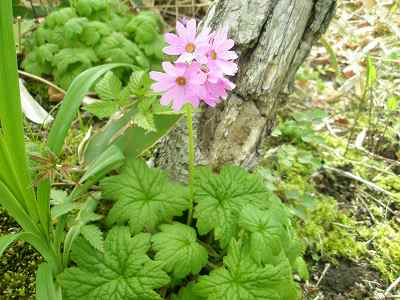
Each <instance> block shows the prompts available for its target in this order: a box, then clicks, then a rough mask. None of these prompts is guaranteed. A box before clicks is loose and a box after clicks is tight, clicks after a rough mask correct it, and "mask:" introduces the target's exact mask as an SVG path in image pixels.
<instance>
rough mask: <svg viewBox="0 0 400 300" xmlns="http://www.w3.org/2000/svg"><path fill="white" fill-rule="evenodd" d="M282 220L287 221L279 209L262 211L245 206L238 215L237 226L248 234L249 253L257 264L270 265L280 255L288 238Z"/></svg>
mask: <svg viewBox="0 0 400 300" xmlns="http://www.w3.org/2000/svg"><path fill="white" fill-rule="evenodd" d="M282 220H288V218H287V216H285V215H284V214H283V213H282V212H281V211H279V209H270V210H265V211H262V210H260V209H258V208H257V207H254V206H251V205H247V206H246V207H245V208H244V209H243V210H242V211H241V213H240V219H239V226H240V227H241V228H243V229H245V230H246V231H248V232H249V235H250V239H249V242H250V245H249V248H250V253H251V256H252V258H253V259H254V260H255V261H256V262H257V263H269V264H271V258H272V257H274V256H277V255H279V254H280V252H281V251H282V249H283V248H284V246H285V245H287V244H288V243H289V237H288V233H287V230H286V226H285V224H284V223H283V222H282Z"/></svg>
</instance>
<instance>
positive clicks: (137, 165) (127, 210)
mask: <svg viewBox="0 0 400 300" xmlns="http://www.w3.org/2000/svg"><path fill="white" fill-rule="evenodd" d="M101 187H102V189H103V191H104V194H103V195H104V197H106V198H109V199H114V200H117V202H116V203H115V204H114V206H113V207H112V209H111V211H110V213H109V215H108V217H107V223H108V224H109V225H112V224H115V223H124V222H127V221H128V222H129V225H130V227H131V230H132V232H135V233H137V232H140V231H142V230H143V229H145V228H146V229H149V230H154V229H155V228H156V227H157V225H158V224H160V223H161V222H167V221H170V220H171V219H172V218H173V217H174V216H180V215H182V212H183V211H184V210H185V209H187V208H188V206H189V202H188V200H187V199H186V189H185V188H184V187H182V186H180V185H178V184H174V183H172V182H171V181H170V180H169V179H168V177H167V176H166V175H165V174H164V173H163V172H162V171H161V170H158V169H150V168H149V167H148V166H147V165H146V163H145V162H143V161H141V160H130V161H128V162H127V164H126V165H125V167H124V168H123V170H122V172H121V174H120V175H117V176H112V177H109V178H106V179H104V180H102V182H101Z"/></svg>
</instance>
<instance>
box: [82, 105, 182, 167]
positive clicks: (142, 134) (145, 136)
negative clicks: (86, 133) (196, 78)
mask: <svg viewBox="0 0 400 300" xmlns="http://www.w3.org/2000/svg"><path fill="white" fill-rule="evenodd" d="M136 113H137V109H131V110H130V111H128V112H127V113H126V114H125V115H124V116H122V117H121V118H120V119H117V120H113V121H111V122H110V123H109V124H107V125H106V126H105V127H104V128H103V129H102V130H101V131H99V132H98V133H96V134H95V135H94V136H93V137H92V138H91V139H90V141H89V143H88V145H87V147H86V150H85V160H86V161H88V162H90V161H92V160H94V159H96V158H97V157H98V156H99V155H100V154H101V153H102V152H103V151H104V150H105V149H107V148H108V147H109V146H110V145H112V144H114V145H117V146H118V147H119V148H120V149H121V150H122V151H123V152H124V154H125V156H126V157H138V156H140V155H141V154H143V153H144V152H145V151H146V150H147V149H149V148H151V147H152V146H153V145H154V144H156V143H157V142H158V141H159V140H160V139H161V138H162V137H163V136H165V135H166V134H168V132H170V130H172V129H173V128H174V126H175V124H176V123H177V122H178V120H179V119H180V118H181V115H179V114H173V115H167V114H156V115H154V124H155V127H156V129H157V131H155V132H148V131H146V130H145V129H143V128H141V127H137V126H135V127H134V128H131V127H129V123H130V122H131V120H132V119H133V118H134V116H135V114H136Z"/></svg>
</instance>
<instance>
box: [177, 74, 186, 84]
mask: <svg viewBox="0 0 400 300" xmlns="http://www.w3.org/2000/svg"><path fill="white" fill-rule="evenodd" d="M176 84H177V85H181V86H182V85H186V78H185V77H183V76H179V77H178V78H176Z"/></svg>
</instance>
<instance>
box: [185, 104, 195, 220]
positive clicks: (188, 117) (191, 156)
mask: <svg viewBox="0 0 400 300" xmlns="http://www.w3.org/2000/svg"><path fill="white" fill-rule="evenodd" d="M186 122H187V123H186V124H187V129H188V136H189V143H188V148H189V149H188V153H189V155H188V156H189V157H188V158H189V199H190V208H189V215H188V220H187V224H188V225H190V224H191V223H192V219H193V201H194V186H193V184H194V182H193V181H194V162H195V157H194V155H195V153H194V139H193V108H192V105H191V104H188V105H186Z"/></svg>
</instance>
